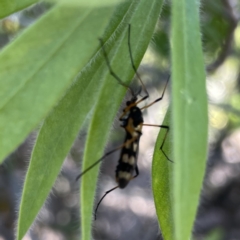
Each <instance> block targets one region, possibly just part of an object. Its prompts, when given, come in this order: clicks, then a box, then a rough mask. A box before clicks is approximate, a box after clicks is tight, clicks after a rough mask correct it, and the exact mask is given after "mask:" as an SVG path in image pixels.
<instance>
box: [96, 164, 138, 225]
mask: <svg viewBox="0 0 240 240" xmlns="http://www.w3.org/2000/svg"><path fill="white" fill-rule="evenodd" d="M135 171H136V175H135V176H134V177H132V179H134V178H136V177H137V176H138V175H139V170H138V166H136V167H135ZM132 179H131V180H132ZM131 180H130V181H131ZM118 187H119V186H116V187H114V188H112V189H110V190H108V191H106V192H105V194H104V195H103V196H102V197H101V199H100V200H99V202H98V204H97V207H96V209H95V213H94V216H95V220H96V219H97V210H98V207H99V205H100V204H101V202H102V200H103V199H104V198H105V197H106V196H107V195H108V194H109V193H110V192H112V191H113V190H115V189H117V188H118Z"/></svg>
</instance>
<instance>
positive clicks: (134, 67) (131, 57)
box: [128, 24, 149, 99]
mask: <svg viewBox="0 0 240 240" xmlns="http://www.w3.org/2000/svg"><path fill="white" fill-rule="evenodd" d="M128 49H129V54H130V59H131V63H132V68H133V69H134V72H135V74H136V75H137V77H138V79H139V81H140V82H141V85H142V88H143V90H144V92H145V93H146V95H147V97H148V96H149V94H148V91H147V89H146V87H145V85H144V84H143V81H142V79H141V77H140V75H139V74H138V72H137V68H136V66H135V64H134V61H133V56H132V49H131V24H128ZM145 99H146V98H145Z"/></svg>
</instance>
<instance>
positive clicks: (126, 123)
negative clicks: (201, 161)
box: [76, 24, 172, 219]
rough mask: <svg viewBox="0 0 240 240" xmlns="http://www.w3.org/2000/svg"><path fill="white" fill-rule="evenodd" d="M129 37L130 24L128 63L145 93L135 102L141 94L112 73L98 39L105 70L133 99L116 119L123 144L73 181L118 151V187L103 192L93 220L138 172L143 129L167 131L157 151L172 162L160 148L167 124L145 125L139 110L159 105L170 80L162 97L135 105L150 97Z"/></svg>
mask: <svg viewBox="0 0 240 240" xmlns="http://www.w3.org/2000/svg"><path fill="white" fill-rule="evenodd" d="M130 34H131V25H130V24H129V25H128V49H129V55H130V60H131V64H132V68H133V69H134V72H135V75H136V76H137V78H138V79H139V81H140V83H141V86H142V87H141V89H140V91H141V90H142V89H143V91H144V93H145V95H144V96H143V97H141V98H140V99H138V97H137V96H138V95H139V94H140V92H137V93H134V91H133V90H132V88H131V87H130V86H128V85H126V84H125V83H124V82H123V81H122V80H121V78H120V77H119V76H118V75H117V74H116V73H115V72H114V71H113V69H112V67H111V65H110V61H109V59H108V56H107V53H106V51H105V48H104V44H103V41H102V39H99V41H100V44H101V48H102V51H103V55H104V58H105V60H106V63H107V67H108V69H109V72H110V74H111V75H112V76H113V77H114V78H115V79H116V80H117V81H118V82H119V84H121V85H122V86H124V87H127V88H128V89H129V90H130V92H131V95H132V97H131V99H130V100H128V101H127V102H126V106H125V108H124V109H123V113H122V114H121V116H120V118H119V121H120V122H121V127H123V128H124V129H125V134H126V135H125V140H124V143H123V144H122V145H120V146H119V147H117V148H115V149H113V150H111V151H109V152H107V153H106V154H105V155H103V156H102V157H101V158H100V159H99V160H97V161H96V162H95V163H94V164H92V165H91V166H89V167H88V168H87V169H85V170H84V171H83V172H82V173H81V174H79V175H78V176H77V178H76V180H78V179H79V178H81V177H82V176H83V175H84V174H85V173H86V172H88V171H89V170H90V169H92V168H93V167H94V166H95V165H97V164H98V163H100V162H101V161H102V160H103V159H105V158H106V157H107V156H108V155H110V154H112V153H113V152H115V151H117V150H121V153H120V157H119V160H118V165H117V167H116V171H115V172H116V183H117V186H115V187H114V188H112V189H110V190H108V191H107V192H105V194H104V195H103V196H102V198H101V199H100V200H99V202H98V204H97V206H96V209H95V219H96V214H97V210H98V207H99V206H100V204H101V202H102V200H103V199H104V198H105V197H106V195H107V194H109V193H110V192H112V191H113V190H115V189H117V188H121V189H123V188H125V187H126V186H127V185H128V183H129V182H130V181H131V180H132V179H134V178H136V177H137V176H138V175H139V170H138V166H137V155H138V150H139V140H140V138H141V136H142V128H143V127H144V126H150V127H159V128H164V129H166V133H165V135H164V138H163V142H162V144H161V146H160V150H161V151H162V153H163V154H164V156H165V157H166V159H167V160H168V161H170V162H172V160H170V159H169V157H168V156H167V154H166V153H165V152H164V149H163V146H164V143H165V140H166V137H167V134H168V132H169V130H170V128H169V126H167V125H155V124H146V123H144V120H143V113H142V111H143V110H144V109H146V108H148V107H150V106H152V105H153V104H155V103H156V102H159V101H161V100H162V99H163V97H164V93H165V90H166V88H167V85H168V82H169V79H170V76H169V78H168V80H167V82H166V85H165V86H164V89H163V92H162V95H161V97H159V98H157V99H156V100H154V101H153V102H151V103H150V104H147V105H146V106H144V107H138V104H139V103H141V102H143V101H144V100H146V99H147V98H148V97H149V94H148V91H147V89H146V87H145V85H144V84H143V82H142V79H141V78H140V76H139V74H138V72H137V68H136V67H135V64H134V61H133V56H132V50H131V45H130ZM134 173H135V174H134Z"/></svg>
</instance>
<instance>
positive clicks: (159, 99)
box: [141, 75, 170, 110]
mask: <svg viewBox="0 0 240 240" xmlns="http://www.w3.org/2000/svg"><path fill="white" fill-rule="evenodd" d="M169 79H170V75H169V77H168V80H167V83H166V85H165V87H164V89H163V92H162V96H161V97H160V98H157V99H156V100H155V101H153V102H151V103H149V104H148V105H146V106H144V107H142V108H141V110H143V109H145V108H148V107H150V106H152V105H153V104H154V103H156V102H159V101H161V100H162V99H163V97H164V93H165V90H166V88H167V85H168V82H169Z"/></svg>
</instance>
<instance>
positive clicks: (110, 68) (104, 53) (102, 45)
mask: <svg viewBox="0 0 240 240" xmlns="http://www.w3.org/2000/svg"><path fill="white" fill-rule="evenodd" d="M99 41H100V44H101V47H102V50H103V55H104V58H105V60H106V63H107V66H108V69H109V72H110V74H111V75H112V76H113V77H114V78H115V79H116V80H117V81H118V82H119V83H120V84H121V85H122V86H124V87H126V88H128V89H130V91H131V93H132V95H134V92H133V90H132V88H131V87H129V86H128V85H127V84H126V83H124V82H123V81H122V80H121V78H120V77H119V76H118V75H117V74H116V73H115V72H114V71H113V69H112V67H111V64H110V61H109V58H108V55H107V52H106V50H105V47H104V43H103V40H102V39H101V38H99Z"/></svg>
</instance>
